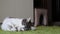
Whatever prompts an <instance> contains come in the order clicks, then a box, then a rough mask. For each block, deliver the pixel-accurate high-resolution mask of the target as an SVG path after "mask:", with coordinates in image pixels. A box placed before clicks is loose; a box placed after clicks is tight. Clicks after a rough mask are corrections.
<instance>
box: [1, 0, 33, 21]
mask: <svg viewBox="0 0 60 34" xmlns="http://www.w3.org/2000/svg"><path fill="white" fill-rule="evenodd" d="M7 16H11V17H18V18H28V17H31V18H32V21H33V0H0V21H3V19H4V18H5V17H7Z"/></svg>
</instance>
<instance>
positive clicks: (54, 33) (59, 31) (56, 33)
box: [0, 26, 60, 34]
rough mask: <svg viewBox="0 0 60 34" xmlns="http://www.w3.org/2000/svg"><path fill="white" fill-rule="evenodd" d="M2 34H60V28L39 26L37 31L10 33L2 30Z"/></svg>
mask: <svg viewBox="0 0 60 34" xmlns="http://www.w3.org/2000/svg"><path fill="white" fill-rule="evenodd" d="M0 34H60V27H59V26H39V27H37V28H36V30H29V31H20V32H9V31H2V30H0Z"/></svg>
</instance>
